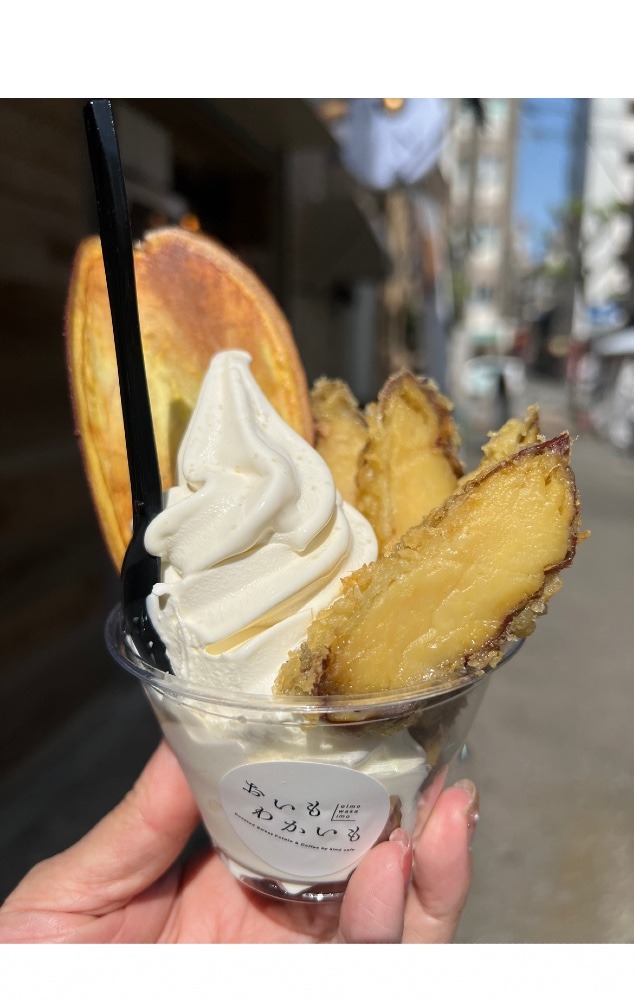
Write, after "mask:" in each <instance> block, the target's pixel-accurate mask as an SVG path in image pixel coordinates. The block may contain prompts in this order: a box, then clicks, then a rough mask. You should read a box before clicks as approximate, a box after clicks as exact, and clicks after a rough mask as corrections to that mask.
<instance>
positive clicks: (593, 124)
mask: <svg viewBox="0 0 634 1000" xmlns="http://www.w3.org/2000/svg"><path fill="white" fill-rule="evenodd" d="M633 201H634V100H632V99H631V98H624V97H596V98H592V99H591V100H590V110H589V128H588V143H587V148H586V171H585V185H584V191H583V222H582V245H583V271H584V299H585V305H586V307H587V310H588V311H589V320H590V322H591V323H592V320H593V317H594V319H595V321H596V322H597V323H600V322H601V321H602V318H603V319H605V320H608V319H609V316H610V314H611V313H613V312H614V309H613V307H614V305H615V303H617V302H618V301H619V300H621V299H622V298H623V297H624V296H625V295H626V294H627V293H628V291H629V285H630V279H629V275H628V271H627V268H626V267H625V265H624V263H623V261H622V260H621V254H622V253H623V251H624V250H625V247H626V245H627V242H628V240H629V238H630V234H631V218H630V214H629V213H628V212H626V211H622V210H620V209H621V208H622V207H624V206H627V205H631V204H632V202H633Z"/></svg>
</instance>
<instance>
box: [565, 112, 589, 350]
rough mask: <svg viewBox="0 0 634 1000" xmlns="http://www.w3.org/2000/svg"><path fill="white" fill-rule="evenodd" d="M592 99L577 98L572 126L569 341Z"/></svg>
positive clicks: (568, 223)
mask: <svg viewBox="0 0 634 1000" xmlns="http://www.w3.org/2000/svg"><path fill="white" fill-rule="evenodd" d="M589 115H590V99H589V98H587V97H577V98H575V102H574V108H573V112H572V118H571V123H570V160H569V167H568V206H567V211H566V220H565V249H566V257H567V260H568V268H567V273H566V277H565V279H564V281H563V282H562V289H561V303H560V309H559V322H558V331H559V333H561V334H563V335H564V336H566V337H569V336H570V334H571V332H572V322H573V316H574V304H575V291H576V289H577V288H578V287H579V285H580V279H581V267H582V260H581V222H582V215H583V211H582V209H583V189H584V185H585V179H586V148H587V141H588V121H589Z"/></svg>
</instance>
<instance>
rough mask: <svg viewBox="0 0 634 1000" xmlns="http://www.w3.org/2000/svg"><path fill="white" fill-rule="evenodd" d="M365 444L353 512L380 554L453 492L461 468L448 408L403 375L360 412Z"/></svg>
mask: <svg viewBox="0 0 634 1000" xmlns="http://www.w3.org/2000/svg"><path fill="white" fill-rule="evenodd" d="M366 420H367V424H368V443H367V444H366V446H365V448H364V450H363V452H362V453H361V459H360V462H359V471H358V473H357V485H358V502H357V507H358V509H359V510H360V511H361V513H362V514H364V515H365V517H367V519H368V521H369V522H370V524H371V525H372V527H373V528H374V531H375V533H376V536H377V539H378V542H379V551H380V552H382V551H385V550H386V549H387V548H388V547H389V546H390V545H391V544H393V543H394V542H395V541H397V540H398V539H399V538H400V537H401V536H402V535H403V533H404V532H405V531H407V529H408V528H411V526H412V525H413V524H418V523H419V522H420V521H421V520H422V519H423V517H424V516H425V515H426V514H427V513H428V512H429V511H430V510H433V509H434V507H438V506H439V505H440V504H442V503H444V501H445V500H446V499H447V497H448V496H449V495H450V494H451V493H453V491H454V489H455V488H456V484H457V482H458V478H459V476H461V475H462V472H463V468H462V465H461V463H460V460H459V459H458V455H457V449H458V445H459V439H458V432H457V429H456V426H455V424H454V421H453V419H452V417H451V403H450V402H449V400H447V399H446V398H445V397H444V396H443V395H441V393H440V392H439V391H438V389H437V387H436V386H435V384H434V383H433V382H432V381H431V380H423V379H418V378H416V376H415V375H413V374H412V373H411V372H408V371H404V372H400V373H398V374H397V375H393V376H392V377H391V378H389V379H388V380H387V382H386V383H385V385H384V386H383V388H382V390H381V392H380V393H379V397H378V400H377V402H376V403H371V404H370V405H369V406H367V407H366Z"/></svg>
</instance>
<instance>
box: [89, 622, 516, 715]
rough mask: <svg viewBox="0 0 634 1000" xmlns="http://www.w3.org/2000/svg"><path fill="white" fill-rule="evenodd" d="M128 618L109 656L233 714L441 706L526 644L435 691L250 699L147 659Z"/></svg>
mask: <svg viewBox="0 0 634 1000" xmlns="http://www.w3.org/2000/svg"><path fill="white" fill-rule="evenodd" d="M123 626H124V618H123V611H122V607H121V605H120V604H117V605H115V607H114V608H113V609H112V611H111V612H110V614H109V615H108V617H107V619H106V623H105V629H104V637H105V642H106V647H107V649H108V652H109V653H110V655H111V656H112V657H113V659H114V660H115V661H116V662H117V663H118V664H119V666H121V667H123V668H124V670H127V672H128V673H130V674H132V675H133V676H134V677H136V678H137V679H138V680H140V681H142V682H143V683H144V684H149V685H151V686H152V687H153V688H158V689H159V691H161V693H163V694H167V695H169V696H171V697H176V698H179V699H182V698H188V699H191V700H194V701H196V702H200V703H204V704H213V705H215V706H222V707H226V708H231V709H239V708H244V709H245V710H249V709H251V710H257V711H258V712H264V713H270V714H271V715H274V714H276V713H280V712H283V711H284V710H286V711H295V712H302V713H309V714H318V715H324V714H326V715H328V714H334V713H341V712H350V711H352V712H355V713H356V712H363V711H371V712H377V711H380V710H389V709H399V708H402V707H403V706H405V705H409V704H411V703H416V705H420V706H421V707H429V706H431V705H437V704H441V703H444V702H446V701H449V700H451V699H452V698H455V697H458V696H459V695H463V694H465V692H466V691H470V690H471V689H472V688H474V687H475V686H476V685H477V684H480V683H481V682H482V681H483V680H485V679H486V678H488V677H489V676H490V675H491V673H492V672H493V671H494V670H495V672H496V673H497V671H498V670H499V668H500V667H501V666H503V665H504V664H505V663H507V662H508V661H509V660H511V659H512V658H513V657H514V656H515V655H516V653H518V652H519V650H520V648H521V647H522V646H523V644H524V641H525V640H524V639H516V640H514V641H512V642H510V643H508V644H507V646H508V648H507V649H506V651H505V653H504V655H503V657H502V659H501V660H500V662H499V664H498V666H497V667H495V668H486V669H485V671H484V672H483V673H481V674H478V675H477V676H465V677H464V678H461V679H460V680H458V681H457V682H446V681H445V682H438V683H437V684H436V685H434V686H433V687H430V686H429V684H426V685H425V686H424V687H419V688H416V687H408V688H393V689H392V690H391V691H390V692H389V693H386V692H380V693H376V694H358V695H336V696H335V695H297V696H294V695H285V696H277V695H275V696H274V695H272V694H271V695H268V696H267V695H251V694H247V693H243V692H230V693H227V692H226V691H225V690H222V691H220V690H217V689H213V688H210V687H207V686H206V685H205V686H203V685H200V684H192V683H191V682H190V681H187V680H184V679H183V678H180V677H176V676H175V675H174V674H169V673H165V672H164V671H162V670H159V669H158V668H156V667H154V666H152V665H151V664H149V663H147V661H145V660H143V659H142V657H141V656H139V654H138V653H137V652H136V651H135V650H134V648H133V647H132V646H131V644H130V641H129V639H126V636H125V633H124V627H123Z"/></svg>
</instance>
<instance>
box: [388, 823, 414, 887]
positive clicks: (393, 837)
mask: <svg viewBox="0 0 634 1000" xmlns="http://www.w3.org/2000/svg"><path fill="white" fill-rule="evenodd" d="M390 843H391V844H400V846H401V848H402V851H403V853H402V855H401V870H402V872H403V881H404V883H405V885H406V886H407V883H408V882H409V877H410V875H411V874H412V852H411V850H410V848H411V846H412V841H411V838H410V835H409V834H408V833H407V832H406V831H405V830H403V829H401V827H400V826H399V827H397V828H396V830H392V832H391V834H390Z"/></svg>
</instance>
